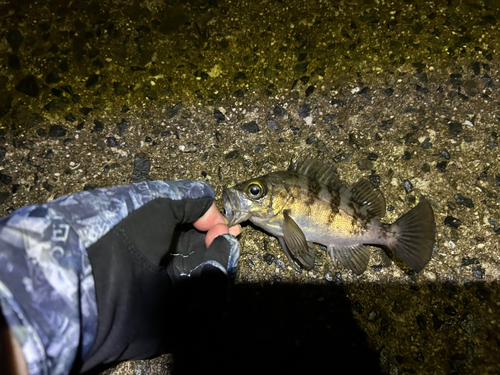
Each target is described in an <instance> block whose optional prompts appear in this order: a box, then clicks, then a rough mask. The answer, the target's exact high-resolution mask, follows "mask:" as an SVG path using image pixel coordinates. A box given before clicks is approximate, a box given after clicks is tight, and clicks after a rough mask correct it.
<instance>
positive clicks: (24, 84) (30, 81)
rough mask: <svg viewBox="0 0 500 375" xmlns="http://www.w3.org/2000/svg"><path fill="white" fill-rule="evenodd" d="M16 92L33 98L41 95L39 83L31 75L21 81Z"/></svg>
mask: <svg viewBox="0 0 500 375" xmlns="http://www.w3.org/2000/svg"><path fill="white" fill-rule="evenodd" d="M16 90H17V91H20V92H22V93H24V94H26V95H28V96H32V97H36V96H38V94H39V93H40V89H39V88H38V83H37V82H36V78H35V76H34V75H29V76H26V77H24V78H23V79H21V80H20V81H19V83H18V84H17V85H16Z"/></svg>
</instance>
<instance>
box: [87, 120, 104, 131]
mask: <svg viewBox="0 0 500 375" xmlns="http://www.w3.org/2000/svg"><path fill="white" fill-rule="evenodd" d="M103 130H104V124H103V123H102V122H101V121H99V120H94V127H93V128H92V130H91V131H90V132H91V133H96V132H102V131H103Z"/></svg>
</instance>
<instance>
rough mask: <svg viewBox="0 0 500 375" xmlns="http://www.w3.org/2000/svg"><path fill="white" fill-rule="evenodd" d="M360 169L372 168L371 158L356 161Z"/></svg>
mask: <svg viewBox="0 0 500 375" xmlns="http://www.w3.org/2000/svg"><path fill="white" fill-rule="evenodd" d="M356 165H357V166H358V169H359V170H360V171H368V170H370V169H373V162H372V161H371V160H367V159H363V160H360V161H358V162H357V163H356Z"/></svg>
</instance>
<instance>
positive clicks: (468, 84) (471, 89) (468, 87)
mask: <svg viewBox="0 0 500 375" xmlns="http://www.w3.org/2000/svg"><path fill="white" fill-rule="evenodd" d="M462 87H463V89H464V90H465V93H466V94H467V95H469V96H476V95H477V93H478V92H479V88H478V87H477V83H476V81H473V80H467V81H465V83H464V85H463V86H462Z"/></svg>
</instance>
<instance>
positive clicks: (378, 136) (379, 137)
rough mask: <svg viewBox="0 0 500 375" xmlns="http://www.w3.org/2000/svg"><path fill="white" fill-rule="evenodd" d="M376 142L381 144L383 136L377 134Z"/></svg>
mask: <svg viewBox="0 0 500 375" xmlns="http://www.w3.org/2000/svg"><path fill="white" fill-rule="evenodd" d="M375 140H377V141H379V142H380V141H381V140H382V136H381V135H380V134H379V133H376V134H375Z"/></svg>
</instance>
